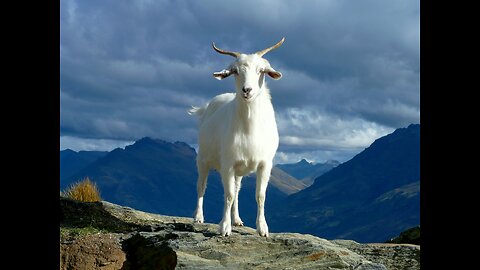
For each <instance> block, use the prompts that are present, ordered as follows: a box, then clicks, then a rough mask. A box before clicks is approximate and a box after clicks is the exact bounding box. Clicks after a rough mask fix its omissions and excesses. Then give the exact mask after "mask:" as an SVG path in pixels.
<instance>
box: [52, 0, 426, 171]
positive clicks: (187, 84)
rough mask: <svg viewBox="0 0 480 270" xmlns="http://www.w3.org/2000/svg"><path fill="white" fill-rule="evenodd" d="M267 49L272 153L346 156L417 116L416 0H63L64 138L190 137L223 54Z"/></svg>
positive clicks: (77, 143) (105, 142) (223, 86)
mask: <svg viewBox="0 0 480 270" xmlns="http://www.w3.org/2000/svg"><path fill="white" fill-rule="evenodd" d="M282 37H285V42H284V44H283V45H282V46H281V47H280V48H278V49H277V50H274V51H272V52H270V53H268V54H267V55H266V56H265V58H267V59H268V60H269V61H270V63H271V65H272V67H273V68H275V69H276V70H278V71H280V72H282V74H283V77H282V79H281V80H278V81H274V80H271V79H270V80H269V79H268V78H267V80H269V81H268V85H269V87H270V89H271V94H272V98H273V100H272V102H273V105H274V108H275V112H276V118H277V124H278V127H279V133H280V148H279V150H278V152H277V156H276V158H275V161H276V162H279V163H287V162H296V161H298V160H299V159H301V158H307V159H308V160H311V161H315V162H323V161H325V160H328V159H336V160H339V161H341V162H344V161H347V160H348V159H350V158H352V157H353V156H354V155H355V154H357V153H359V152H360V151H362V150H363V149H364V148H366V147H368V146H369V145H370V144H371V143H372V142H373V141H374V140H375V139H377V138H379V137H381V136H384V135H386V134H389V133H391V132H393V131H394V130H395V129H396V128H400V127H406V126H408V125H409V124H411V123H419V122H420V3H419V0H392V1H385V0H363V1H357V0H316V1H314V0H311V1H286V0H285V1H279V0H269V1H259V0H255V1H253V0H242V1H213V0H202V1H186V0H184V1H182V0H180V1H179V0H176V1H165V0H137V1H127V0H101V1H99V0H95V1H87V0H62V1H60V148H61V149H66V148H70V149H73V150H77V151H78V150H112V149H114V148H116V147H124V146H125V145H128V144H131V143H133V142H134V141H135V140H137V139H140V138H142V137H145V136H149V137H153V138H159V139H163V140H167V141H172V142H174V141H184V142H187V143H189V144H191V145H192V146H194V145H195V143H196V139H197V120H196V119H195V118H194V117H192V116H189V115H188V114H187V113H186V111H187V109H188V108H189V107H190V106H192V105H197V106H198V105H203V104H205V103H206V102H207V101H208V100H209V99H210V98H212V97H213V96H215V95H218V94H221V93H223V92H231V91H233V90H234V88H233V87H234V82H233V78H228V79H225V80H222V81H218V80H215V79H214V78H213V76H212V73H213V72H215V71H220V70H222V69H224V68H226V67H227V65H228V64H230V63H231V62H232V60H233V58H232V57H230V56H225V55H220V54H218V53H216V52H214V51H213V49H212V47H211V43H212V42H213V41H214V42H215V43H216V45H217V46H219V47H220V48H223V49H226V50H233V51H241V52H245V53H252V52H255V51H258V50H260V49H264V48H266V47H268V46H271V45H273V44H275V43H276V42H278V41H279V40H280V39H281V38H282Z"/></svg>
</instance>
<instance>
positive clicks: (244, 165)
mask: <svg viewBox="0 0 480 270" xmlns="http://www.w3.org/2000/svg"><path fill="white" fill-rule="evenodd" d="M257 166H258V162H255V161H252V160H237V161H235V163H234V165H233V171H234V173H235V175H236V176H244V175H247V174H250V173H252V172H254V171H256V170H257Z"/></svg>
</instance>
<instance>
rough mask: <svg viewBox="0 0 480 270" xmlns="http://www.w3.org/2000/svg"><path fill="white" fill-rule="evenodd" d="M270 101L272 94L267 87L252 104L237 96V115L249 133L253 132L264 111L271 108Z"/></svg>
mask: <svg viewBox="0 0 480 270" xmlns="http://www.w3.org/2000/svg"><path fill="white" fill-rule="evenodd" d="M270 99H271V97H270V93H269V90H268V88H266V87H265V88H263V89H262V90H261V91H260V93H259V94H258V96H257V97H255V99H254V100H252V101H251V102H246V101H245V100H243V97H241V96H238V95H237V97H236V111H235V115H236V117H237V118H238V119H239V120H240V123H241V126H242V127H244V128H245V130H246V131H247V132H248V131H250V130H251V127H252V126H253V125H254V124H255V122H256V121H257V119H258V118H259V117H262V115H264V114H263V113H262V111H263V110H264V109H265V108H266V107H267V106H271V101H270Z"/></svg>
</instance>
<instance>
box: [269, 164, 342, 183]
mask: <svg viewBox="0 0 480 270" xmlns="http://www.w3.org/2000/svg"><path fill="white" fill-rule="evenodd" d="M338 165H340V162H339V161H337V160H327V161H326V162H324V163H317V164H313V163H311V162H308V161H307V160H305V159H302V160H300V161H299V162H297V163H293V164H277V165H276V167H278V168H280V169H282V170H283V171H285V172H286V173H288V174H290V175H291V176H293V177H295V178H297V179H299V180H301V181H302V182H304V183H305V184H306V185H307V186H310V185H311V184H313V181H314V179H315V178H317V177H319V176H321V175H322V174H324V173H326V172H328V171H330V170H331V169H333V168H335V167H337V166H338Z"/></svg>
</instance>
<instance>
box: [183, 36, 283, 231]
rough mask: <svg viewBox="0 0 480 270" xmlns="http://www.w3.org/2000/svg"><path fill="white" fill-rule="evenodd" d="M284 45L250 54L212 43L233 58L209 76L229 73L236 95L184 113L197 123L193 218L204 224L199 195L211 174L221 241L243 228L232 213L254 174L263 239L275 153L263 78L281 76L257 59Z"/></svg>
mask: <svg viewBox="0 0 480 270" xmlns="http://www.w3.org/2000/svg"><path fill="white" fill-rule="evenodd" d="M284 40H285V38H282V40H280V41H279V42H278V43H277V44H275V45H274V46H272V47H269V48H267V49H264V50H261V51H258V52H256V53H253V54H243V53H238V52H230V51H224V50H221V49H219V48H217V47H216V46H215V43H212V46H213V49H214V50H215V51H217V52H218V53H221V54H227V55H231V56H234V57H235V58H236V60H235V62H233V63H232V64H231V65H230V66H229V67H228V69H224V70H222V71H220V72H215V73H213V76H214V77H215V78H216V79H218V80H221V79H224V78H226V77H228V76H230V75H232V74H234V75H235V86H236V87H235V88H236V93H226V94H221V95H218V96H216V97H214V98H213V99H212V100H211V101H210V102H209V103H208V104H207V105H206V106H204V107H202V108H198V107H192V109H191V110H189V114H196V115H197V116H198V117H199V119H200V126H199V140H198V144H199V149H198V156H197V169H198V182H197V193H198V203H197V209H196V210H195V215H194V219H195V222H199V223H203V222H204V218H203V196H204V194H205V189H206V184H207V177H208V172H209V171H210V169H215V170H217V171H218V172H219V173H220V175H221V177H222V183H223V188H224V199H225V204H224V209H223V218H222V220H221V222H220V224H219V225H220V228H219V232H220V234H221V235H222V236H228V235H230V234H231V233H232V221H233V225H236V226H243V222H242V220H241V219H240V215H239V213H238V192H239V190H240V184H241V181H242V176H245V175H247V174H249V173H251V172H256V174H257V184H256V200H257V206H258V208H257V220H256V226H257V232H258V233H259V234H260V236H265V237H268V226H267V222H266V220H265V214H264V205H265V193H266V190H267V185H268V180H269V177H270V172H271V169H272V163H273V157H274V155H275V152H276V151H277V148H278V130H277V124H276V122H275V112H274V111H273V106H272V102H271V96H270V92H269V90H268V88H267V86H266V84H265V74H267V75H269V76H270V77H272V78H273V79H275V80H278V79H280V78H281V77H282V74H281V73H280V72H278V71H276V70H274V69H273V68H272V67H271V66H270V63H269V62H268V61H267V60H266V59H264V58H262V57H263V55H264V54H266V53H267V52H269V51H271V50H273V49H276V48H278V47H279V46H280V45H282V43H283V41H284ZM232 206H233V208H232Z"/></svg>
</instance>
